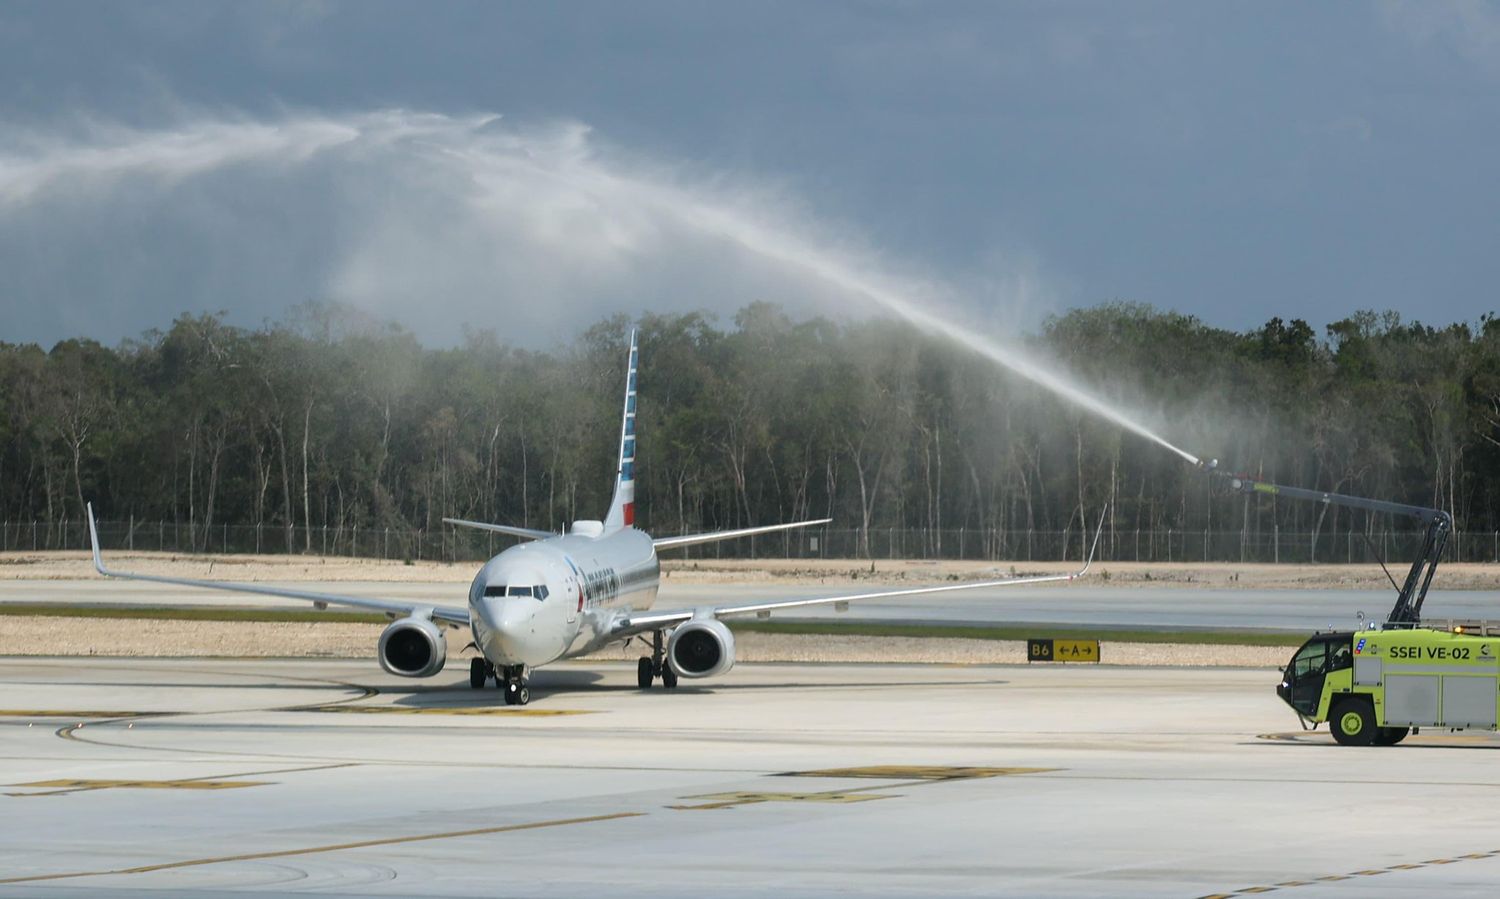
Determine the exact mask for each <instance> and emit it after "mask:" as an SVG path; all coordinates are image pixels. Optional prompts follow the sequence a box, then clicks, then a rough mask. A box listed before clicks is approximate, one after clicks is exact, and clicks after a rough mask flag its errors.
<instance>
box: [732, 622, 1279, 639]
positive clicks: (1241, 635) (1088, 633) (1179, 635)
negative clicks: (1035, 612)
mask: <svg viewBox="0 0 1500 899" xmlns="http://www.w3.org/2000/svg"><path fill="white" fill-rule="evenodd" d="M724 623H725V624H728V625H729V627H730V628H731V629H733V630H735V631H739V632H741V633H753V634H835V635H838V634H844V635H849V636H855V637H939V638H943V637H947V638H963V639H967V640H1022V641H1024V640H1028V639H1032V638H1038V639H1045V638H1054V639H1070V638H1071V639H1084V640H1107V641H1112V642H1118V643H1193V644H1205V645H1219V646H1301V645H1302V644H1303V643H1304V642H1306V641H1307V635H1306V634H1300V633H1285V632H1281V631H1257V630H1202V631H1198V630H1144V629H1133V628H1087V627H1059V626H1057V625H1051V624H1037V625H1024V624H997V625H964V624H956V625H948V624H901V623H891V624H884V623H879V622H868V621H851V622H848V623H845V622H842V621H760V620H756V621H737V620H734V619H727V620H726V621H725V622H724Z"/></svg>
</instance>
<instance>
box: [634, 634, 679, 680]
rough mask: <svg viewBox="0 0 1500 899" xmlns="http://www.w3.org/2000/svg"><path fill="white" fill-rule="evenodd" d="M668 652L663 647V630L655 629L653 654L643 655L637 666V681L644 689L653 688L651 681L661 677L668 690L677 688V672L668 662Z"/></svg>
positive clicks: (652, 646)
mask: <svg viewBox="0 0 1500 899" xmlns="http://www.w3.org/2000/svg"><path fill="white" fill-rule="evenodd" d="M666 658H667V654H666V652H665V651H664V650H663V649H662V637H661V631H654V632H653V633H652V636H651V655H649V656H641V660H640V661H639V662H637V663H636V666H635V682H636V685H637V686H638V687H640V688H641V689H642V690H649V689H651V682H652V681H653V680H655V679H656V678H658V677H660V678H661V685H662V686H663V687H666V688H667V689H668V690H675V689H676V688H677V672H675V671H673V670H672V666H671V665H668V664H667V663H666Z"/></svg>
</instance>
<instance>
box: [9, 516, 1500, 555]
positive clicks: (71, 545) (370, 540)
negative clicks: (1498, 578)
mask: <svg viewBox="0 0 1500 899" xmlns="http://www.w3.org/2000/svg"><path fill="white" fill-rule="evenodd" d="M289 536H290V539H288V537H289ZM1092 537H1093V532H1092V531H1089V532H1087V533H1084V532H1080V531H1079V530H1077V529H1076V528H1075V529H1072V530H1064V531H1041V530H982V531H981V530H974V529H966V528H952V529H946V528H945V529H942V530H933V529H926V528H872V529H870V531H869V533H868V534H865V533H862V532H861V531H859V530H858V529H851V528H805V529H801V530H797V531H783V532H781V533H776V534H766V535H762V536H759V537H742V538H739V539H737V540H725V541H722V542H719V543H707V544H701V545H698V546H690V547H684V548H682V549H677V550H671V551H669V552H668V553H667V558H679V559H866V558H869V559H918V560H939V559H943V560H972V561H989V562H1009V563H1023V562H1076V561H1080V560H1081V559H1082V558H1083V556H1084V554H1085V553H1086V552H1087V550H1088V541H1089V540H1090V539H1092ZM1422 537H1423V535H1422V534H1421V533H1420V532H1414V531H1379V532H1375V533H1366V532H1361V531H1337V532H1333V531H1327V530H1324V531H1320V532H1317V533H1311V532H1305V531H1296V532H1293V531H1282V530H1279V529H1275V528H1273V529H1271V530H1269V531H1265V532H1262V533H1259V534H1256V533H1244V532H1241V531H1208V530H1173V529H1166V530H1139V529H1123V528H1122V529H1118V530H1111V529H1109V528H1105V530H1104V533H1103V536H1102V537H1101V538H1100V541H1099V552H1098V555H1097V558H1096V561H1102V562H1153V563H1159V562H1254V563H1288V564H1300V563H1308V562H1320V563H1325V564H1341V563H1348V564H1354V563H1367V564H1374V563H1375V562H1377V561H1379V560H1382V559H1383V560H1385V561H1386V563H1387V564H1389V565H1393V566H1395V565H1402V566H1404V565H1406V564H1408V563H1409V562H1410V561H1411V559H1412V558H1413V557H1414V556H1415V555H1416V553H1417V552H1418V550H1419V548H1420V546H1421V542H1422ZM99 539H100V543H101V544H102V545H103V547H104V548H105V549H106V550H146V551H159V552H172V553H183V554H190V553H233V554H248V553H255V554H286V553H287V552H288V551H289V547H290V552H292V553H298V554H311V555H320V556H347V557H358V558H370V559H395V560H413V561H416V560H434V561H444V562H474V561H482V560H484V559H487V558H489V557H490V556H492V555H494V554H495V553H497V552H500V551H501V550H503V549H505V548H506V547H508V546H510V545H512V544H513V543H514V542H515V541H514V539H513V538H509V537H505V536H503V535H500V534H494V533H488V532H483V531H475V530H470V529H465V528H454V527H448V526H443V527H441V528H438V529H433V530H409V529H396V528H359V527H344V528H337V527H312V528H304V527H295V528H292V529H290V535H289V534H288V529H287V528H285V527H280V526H276V525H259V526H256V525H233V524H222V525H221V524H216V525H213V526H211V527H209V528H204V527H202V526H199V527H196V528H194V527H190V526H189V525H187V524H183V523H177V522H170V521H151V522H141V521H134V522H131V521H108V522H101V523H100V525H99ZM88 545H89V541H88V526H87V524H86V523H85V522H82V521H77V520H72V521H64V522H57V523H52V524H48V523H47V522H40V521H22V522H14V521H4V522H0V552H15V551H29V550H55V549H87V548H88ZM1444 559H1445V560H1447V561H1458V562H1492V563H1500V531H1496V532H1493V533H1491V532H1482V533H1481V532H1464V531H1455V532H1454V533H1453V534H1452V535H1450V537H1449V540H1448V546H1447V550H1446V551H1445V553H1444Z"/></svg>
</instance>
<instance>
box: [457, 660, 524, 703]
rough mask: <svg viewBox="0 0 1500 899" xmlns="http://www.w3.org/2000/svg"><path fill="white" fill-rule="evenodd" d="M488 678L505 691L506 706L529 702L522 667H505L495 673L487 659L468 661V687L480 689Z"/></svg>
mask: <svg viewBox="0 0 1500 899" xmlns="http://www.w3.org/2000/svg"><path fill="white" fill-rule="evenodd" d="M490 678H494V679H495V686H497V687H499V688H500V689H502V690H504V691H505V704H506V705H525V704H526V703H528V702H530V701H531V690H530V689H528V688H527V686H526V667H525V666H524V665H506V666H504V667H502V668H500V669H499V670H498V671H497V670H496V669H495V666H494V665H493V664H491V663H490V662H489V660H488V659H470V660H469V686H470V687H473V688H474V689H476V690H478V689H481V688H482V687H484V683H485V681H487V680H489V679H490Z"/></svg>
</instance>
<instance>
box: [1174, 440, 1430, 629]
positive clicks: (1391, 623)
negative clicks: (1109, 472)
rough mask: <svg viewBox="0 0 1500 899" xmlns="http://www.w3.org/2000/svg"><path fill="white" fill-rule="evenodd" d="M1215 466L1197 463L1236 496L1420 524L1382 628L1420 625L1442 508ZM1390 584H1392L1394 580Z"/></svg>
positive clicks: (1214, 462)
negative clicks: (1413, 554)
mask: <svg viewBox="0 0 1500 899" xmlns="http://www.w3.org/2000/svg"><path fill="white" fill-rule="evenodd" d="M1218 465H1219V461H1218V460H1217V459H1214V460H1212V461H1209V462H1203V461H1199V462H1198V466H1197V467H1198V468H1199V469H1200V470H1202V471H1205V472H1207V473H1208V474H1209V475H1211V476H1214V477H1217V478H1220V479H1222V483H1224V484H1225V485H1226V486H1227V487H1228V488H1229V489H1230V490H1232V491H1234V492H1236V493H1243V494H1247V495H1255V494H1259V495H1264V496H1271V497H1285V498H1287V499H1295V500H1303V501H1307V502H1315V503H1323V504H1324V505H1333V506H1342V507H1344V508H1346V509H1364V510H1365V511H1367V512H1380V513H1387V514H1390V515H1397V516H1401V517H1404V518H1413V519H1416V520H1417V521H1420V522H1422V524H1423V525H1424V526H1425V527H1426V529H1427V530H1426V533H1425V534H1424V536H1423V539H1422V549H1421V552H1419V553H1418V555H1417V558H1416V559H1415V560H1414V561H1413V562H1412V563H1411V570H1410V571H1409V572H1407V575H1406V581H1405V582H1404V583H1403V584H1402V585H1401V586H1400V587H1399V588H1397V594H1396V604H1395V605H1394V606H1393V607H1392V608H1391V613H1390V615H1388V616H1387V617H1386V621H1385V626H1386V627H1387V628H1399V627H1416V626H1417V625H1418V623H1420V621H1421V617H1422V603H1423V602H1424V601H1425V600H1426V599H1427V589H1428V587H1430V586H1432V576H1433V575H1434V574H1436V573H1437V567H1438V562H1439V561H1440V560H1441V559H1442V555H1443V546H1444V544H1446V543H1447V541H1448V534H1449V533H1451V532H1452V530H1453V516H1452V515H1450V514H1449V513H1447V512H1445V511H1443V510H1442V509H1430V508H1427V507H1426V506H1410V505H1407V504H1405V503H1393V502H1390V501H1388V500H1383V499H1370V498H1368V497H1363V496H1350V495H1348V494H1345V493H1327V492H1324V491H1322V490H1308V489H1307V488H1305V487H1286V486H1283V485H1281V484H1272V483H1270V482H1268V481H1263V480H1261V479H1260V478H1254V477H1251V476H1249V475H1244V474H1232V473H1230V472H1226V471H1219V470H1218ZM1384 566H1385V563H1384V562H1383V561H1382V562H1381V567H1384ZM1387 575H1389V572H1387ZM1392 583H1395V581H1394V579H1392Z"/></svg>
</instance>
